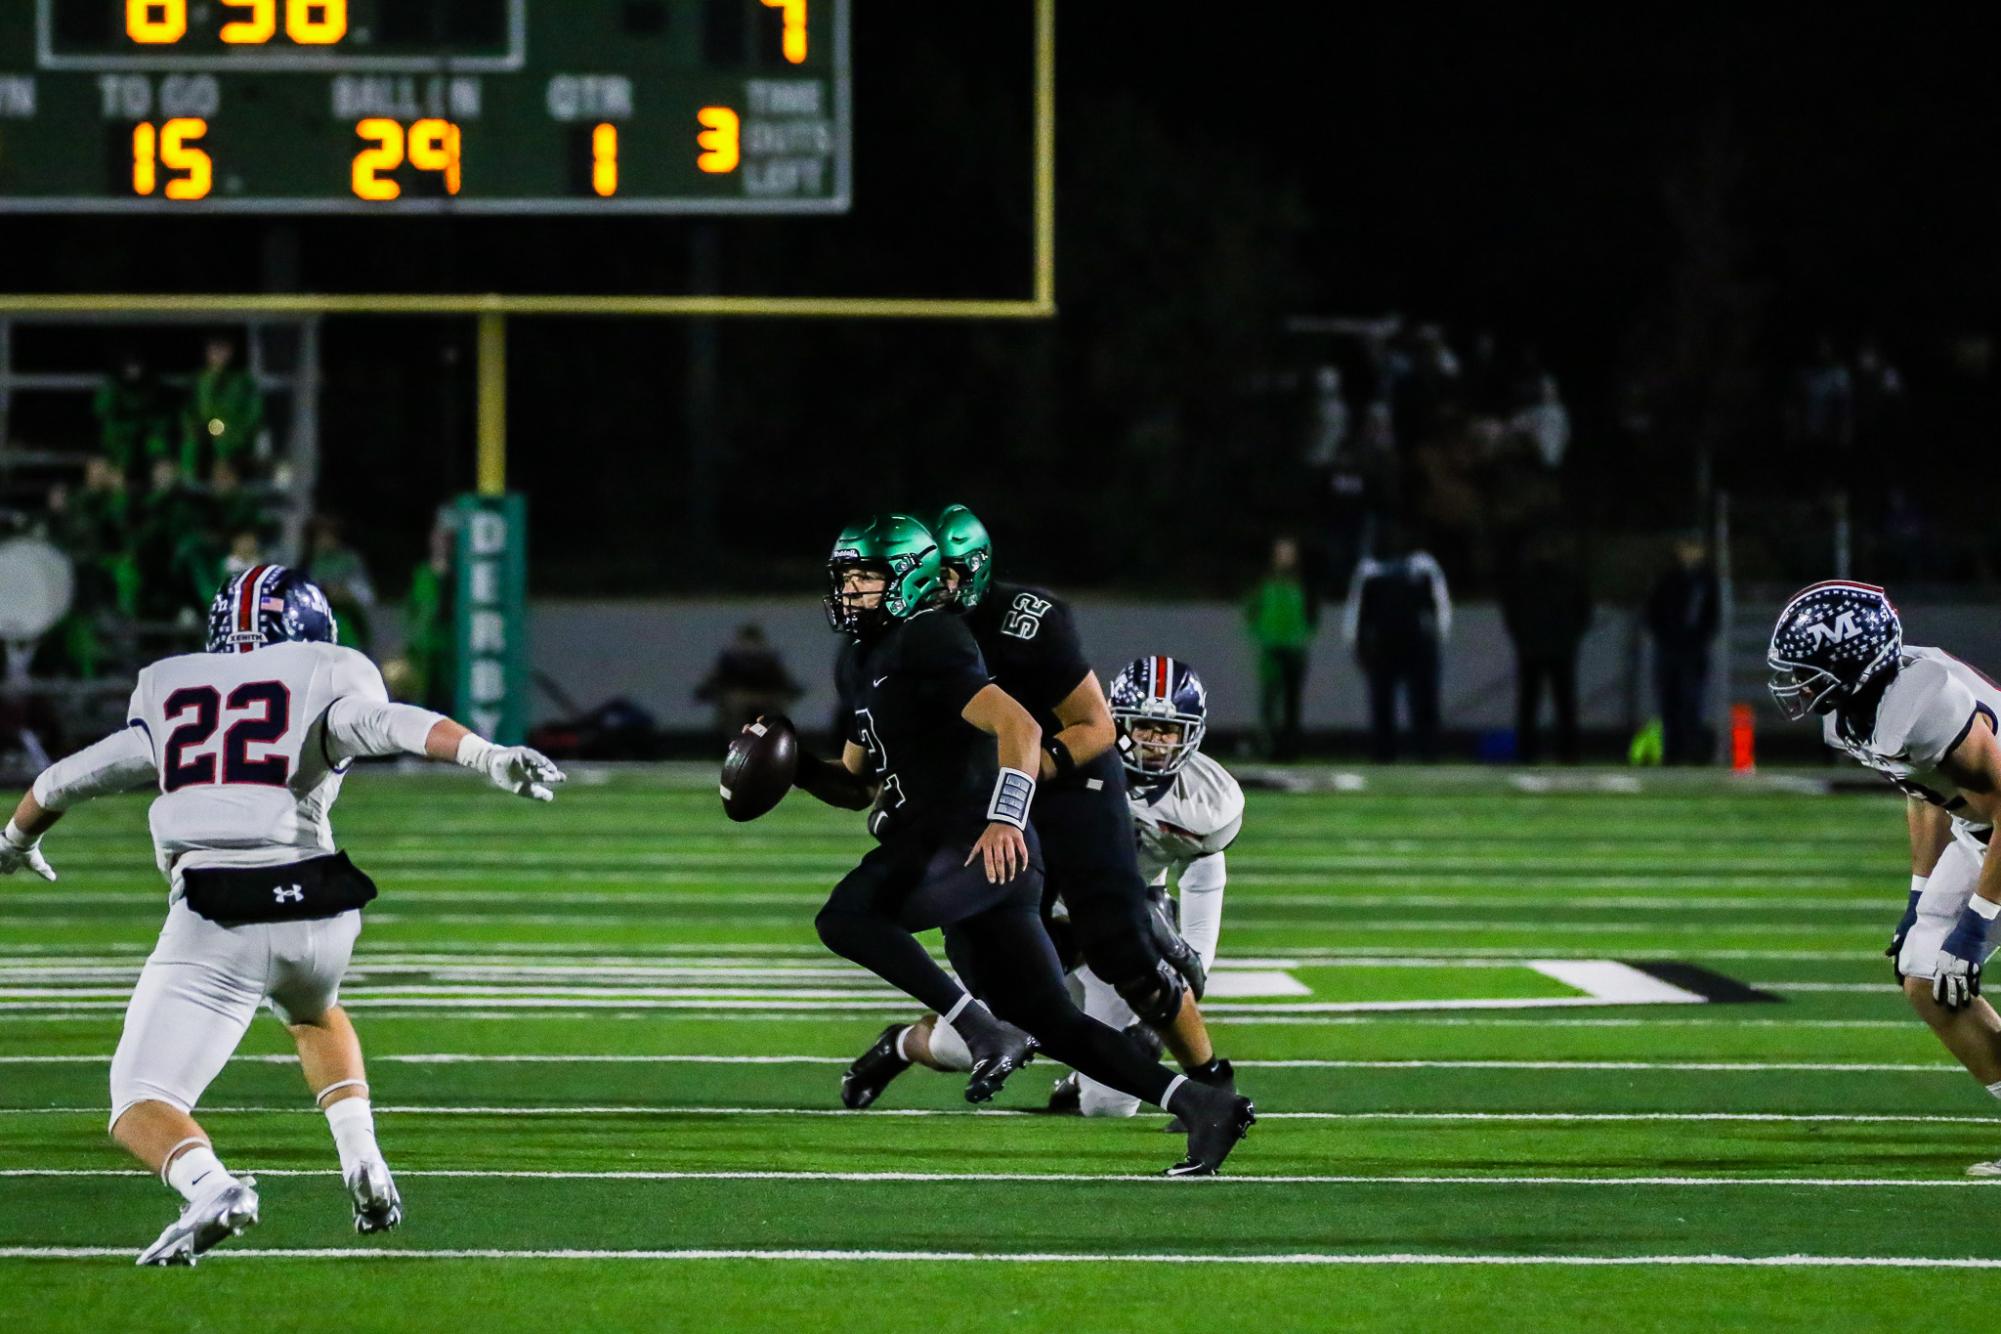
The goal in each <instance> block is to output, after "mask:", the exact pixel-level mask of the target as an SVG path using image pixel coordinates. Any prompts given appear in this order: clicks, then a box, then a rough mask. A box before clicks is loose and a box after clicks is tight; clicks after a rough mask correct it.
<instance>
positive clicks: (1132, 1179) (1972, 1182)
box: [0, 1167, 2001, 1190]
mask: <svg viewBox="0 0 2001 1334" xmlns="http://www.w3.org/2000/svg"><path fill="white" fill-rule="evenodd" d="M255 1175H256V1176H257V1178H258V1179H259V1180H262V1179H264V1178H265V1177H274V1178H275V1177H312V1178H316V1179H318V1178H329V1177H330V1178H334V1179H338V1178H339V1175H340V1174H339V1173H338V1172H335V1171H331V1170H328V1169H326V1168H296V1167H287V1168H279V1169H275V1170H274V1169H269V1168H261V1167H260V1168H258V1169H257V1171H256V1173H255ZM396 1176H397V1178H398V1179H399V1180H403V1179H408V1178H413V1177H447V1178H456V1179H462V1180H472V1181H844V1182H854V1183H877V1182H880V1183H885V1184H897V1183H914V1184H933V1183H958V1182H964V1183H969V1184H974V1185H978V1184H983V1183H986V1182H1054V1183H1072V1182H1075V1183H1082V1184H1088V1185H1105V1184H1121V1185H1125V1184H1130V1185H1141V1184H1145V1185H1152V1184H1154V1183H1157V1182H1169V1181H1173V1180H1174V1179H1175V1178H1173V1177H1164V1176H1162V1175H1160V1174H1159V1173H1158V1172H1147V1173H1125V1172H1103V1173H1100V1172H813V1171H762V1172H674V1171H642V1170H628V1171H605V1172H591V1171H510V1170H501V1169H494V1170H490V1171H489V1170H485V1169H479V1168H418V1169H411V1168H405V1167H399V1168H397V1169H396ZM12 1177H21V1178H28V1179H40V1178H45V1177H46V1178H50V1179H56V1180H60V1179H62V1178H66V1177H117V1178H126V1179H130V1180H134V1181H140V1180H144V1181H152V1180H154V1179H155V1177H154V1174H153V1173H151V1172H144V1171H139V1170H137V1169H134V1168H125V1167H70V1168H63V1167H52V1168H50V1167H9V1168H0V1178H12ZM1224 1179H1225V1180H1227V1181H1228V1182H1230V1183H1231V1184H1232V1185H1239V1186H1244V1185H1249V1186H1664V1187H1676V1188H1678V1187H1689V1188H1703V1187H1709V1186H1754V1187H1779V1188H1781V1189H1792V1188H1795V1187H1798V1188H1805V1189H1817V1190H1835V1189H1851V1188H1852V1189H1866V1190H1897V1189H1907V1188H1915V1189H1932V1188H1937V1187H1944V1188H1958V1189H1973V1190H1981V1189H1993V1188H1995V1187H1997V1186H2001V1179H1994V1178H1981V1177H1965V1176H1959V1177H1731V1176H1699V1177H1693V1176H1679V1177H1677V1176H1628V1177H1590V1176H1472V1175H1463V1176H1440V1175H1434V1176H1353V1175H1346V1176H1343V1175H1334V1176H1286V1175H1272V1174H1264V1175H1258V1174H1245V1173H1241V1172H1232V1173H1230V1174H1229V1176H1228V1177H1226V1178H1224Z"/></svg>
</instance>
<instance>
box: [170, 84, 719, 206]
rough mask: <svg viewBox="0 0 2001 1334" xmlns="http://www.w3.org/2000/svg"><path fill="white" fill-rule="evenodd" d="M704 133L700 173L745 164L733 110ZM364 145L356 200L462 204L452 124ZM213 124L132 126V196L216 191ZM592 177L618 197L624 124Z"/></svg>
mask: <svg viewBox="0 0 2001 1334" xmlns="http://www.w3.org/2000/svg"><path fill="white" fill-rule="evenodd" d="M695 122H696V124H697V125H699V126H700V127H701V128H700V130H699V132H698V133H696V135H695V136H694V142H695V145H696V148H695V152H694V159H695V167H696V169H697V170H699V171H703V172H707V173H710V174H713V175H726V174H728V173H730V172H733V171H735V170H736V169H737V168H738V167H739V166H741V165H742V163H743V129H742V127H743V118H742V117H741V116H739V115H738V114H737V113H736V112H735V111H733V110H731V109H730V108H729V107H722V106H716V107H703V108H702V109H701V110H700V111H698V112H697V113H696V114H695ZM354 133H355V138H356V139H357V141H358V142H359V147H358V148H357V149H356V151H355V154H354V159H353V162H352V163H351V164H350V170H349V172H348V187H349V189H350V190H351V191H352V192H353V194H354V197H355V198H356V199H361V200H367V201H370V202H374V203H386V202H388V201H390V200H394V199H401V198H402V197H403V188H404V183H405V173H406V172H407V173H414V174H416V175H417V176H418V177H421V178H424V179H427V180H429V181H430V182H431V183H432V184H433V186H434V187H435V189H436V190H442V191H443V193H444V194H445V195H446V196H447V197H452V198H456V197H457V195H458V194H459V192H460V190H461V189H462V188H463V187H464V184H465V156H464V151H463V144H464V141H465V132H464V131H463V130H462V129H461V128H460V127H459V126H458V125H455V124H453V123H452V122H451V121H449V120H443V119H440V118H438V117H435V116H430V117H425V118H424V119H421V120H416V121H412V122H410V123H409V124H407V125H405V124H404V123H403V122H401V121H397V120H391V119H389V118H387V117H384V116H371V117H369V118H367V119H366V120H362V121H359V122H357V123H356V125H355V127H354ZM207 137H208V122H207V121H206V120H203V119H202V118H201V117H199V116H177V117H175V118H173V119H172V120H168V121H165V122H160V123H156V122H153V121H140V122H139V123H138V124H137V125H134V126H133V127H132V193H133V195H134V196H136V197H139V198H144V199H151V198H154V197H156V196H157V197H160V198H165V199H169V200H178V201H181V202H183V203H198V202H200V201H201V200H204V199H207V198H208V197H209V196H210V194H212V193H213V191H214V189H215V159H214V158H213V157H211V156H210V155H209V152H208V150H207V148H206V147H205V146H204V141H205V140H206V139H207ZM589 145H590V147H589V153H590V167H589V178H590V184H591V191H592V193H594V194H596V195H597V196H598V197H599V198H600V199H616V198H617V197H618V188H619V177H618V151H619V149H618V126H617V125H615V124H613V123H611V122H610V121H605V122H602V123H600V124H598V125H595V126H593V127H592V128H591V131H590V138H589Z"/></svg>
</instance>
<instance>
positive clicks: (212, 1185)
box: [167, 1144, 236, 1204]
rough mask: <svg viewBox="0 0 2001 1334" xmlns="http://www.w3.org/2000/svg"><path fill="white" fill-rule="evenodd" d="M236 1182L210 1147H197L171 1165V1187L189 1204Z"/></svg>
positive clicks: (168, 1178) (169, 1174) (168, 1166)
mask: <svg viewBox="0 0 2001 1334" xmlns="http://www.w3.org/2000/svg"><path fill="white" fill-rule="evenodd" d="M235 1179H236V1178H235V1177H232V1176H231V1175H230V1174H229V1173H228V1171H227V1170H225V1169H224V1167H223V1165H222V1159H220V1158H218V1157H216V1156H215V1150H214V1149H211V1148H210V1147H209V1146H208V1145H206V1144H197V1145H195V1146H194V1147H193V1148H192V1149H189V1150H188V1151H187V1152H186V1153H183V1154H181V1155H180V1156H179V1157H177V1158H175V1159H174V1161H173V1162H171V1163H168V1164H167V1184H168V1185H169V1186H172V1187H173V1188H174V1189H175V1190H177V1191H179V1192H180V1193H181V1198H182V1199H184V1200H186V1201H187V1202H188V1203H189V1204H193V1203H194V1202H195V1201H196V1200H198V1199H202V1198H203V1197H205V1196H208V1195H213V1194H214V1193H215V1192H216V1191H218V1190H221V1189H222V1188H223V1187H224V1186H227V1185H228V1184H230V1182H232V1181H234V1180H235Z"/></svg>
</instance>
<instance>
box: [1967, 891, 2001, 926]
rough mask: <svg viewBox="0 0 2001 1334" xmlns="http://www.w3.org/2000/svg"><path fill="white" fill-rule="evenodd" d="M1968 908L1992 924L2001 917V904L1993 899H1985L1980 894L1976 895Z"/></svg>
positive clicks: (1968, 903) (1968, 904)
mask: <svg viewBox="0 0 2001 1334" xmlns="http://www.w3.org/2000/svg"><path fill="white" fill-rule="evenodd" d="M1966 906H1967V907H1969V908H1971V909H1973V911H1974V912H1976V913H1979V914H1980V915H1981V916H1982V917H1984V918H1986V919H1987V920H1988V921H1990V922H1991V921H1993V920H1994V919H1995V918H1996V917H1997V916H2001V903H1996V902H1995V901H1994V900H1993V899H1983V898H1981V897H1980V896H1979V895H1978V894H1975V895H1974V896H1973V897H1972V899H1970V900H1969V901H1968V902H1967V905H1966Z"/></svg>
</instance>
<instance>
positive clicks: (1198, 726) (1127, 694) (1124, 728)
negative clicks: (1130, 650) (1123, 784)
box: [1108, 654, 1209, 778]
mask: <svg viewBox="0 0 2001 1334" xmlns="http://www.w3.org/2000/svg"><path fill="white" fill-rule="evenodd" d="M1108 694H1109V696H1110V700H1111V706H1112V726H1113V727H1114V728H1115V729H1116V730H1117V731H1118V737H1119V758H1120V759H1122V760H1124V761H1125V766H1126V768H1127V769H1129V770H1131V771H1132V772H1133V773H1135V774H1138V775H1139V776H1140V777H1142V778H1165V777H1167V776H1168V775H1170V774H1177V773H1180V772H1181V766H1182V765H1184V764H1186V763H1188V757H1189V756H1191V755H1193V754H1194V753H1195V752H1196V751H1197V750H1199V749H1201V746H1202V734H1203V733H1204V732H1206V731H1208V730H1209V692H1208V690H1207V689H1205V688H1204V687H1203V685H1202V678H1201V677H1199V676H1197V675H1196V674H1195V669H1194V668H1193V667H1190V666H1189V665H1188V664H1187V663H1185V662H1181V661H1179V660H1177V659H1175V658H1169V657H1166V656H1163V655H1161V654H1154V655H1152V656H1150V657H1145V658H1134V659H1133V660H1132V661H1131V662H1129V663H1127V664H1126V666H1125V669H1124V670H1123V671H1121V672H1120V673H1119V674H1118V675H1117V676H1115V677H1113V678H1112V688H1111V690H1110V691H1109V692H1108ZM1138 725H1145V726H1147V727H1150V728H1158V729H1161V730H1164V731H1165V730H1173V729H1179V732H1180V737H1179V739H1178V740H1176V741H1172V742H1167V743H1158V742H1151V741H1149V742H1144V743H1142V742H1139V741H1136V740H1134V739H1133V735H1132V729H1133V728H1134V727H1135V726H1138Z"/></svg>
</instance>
